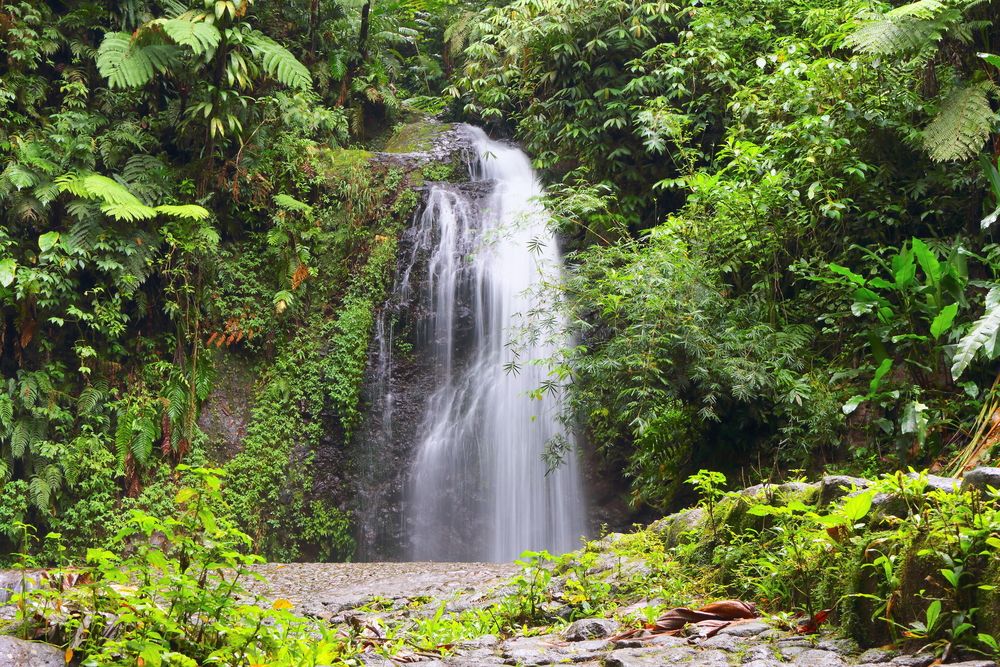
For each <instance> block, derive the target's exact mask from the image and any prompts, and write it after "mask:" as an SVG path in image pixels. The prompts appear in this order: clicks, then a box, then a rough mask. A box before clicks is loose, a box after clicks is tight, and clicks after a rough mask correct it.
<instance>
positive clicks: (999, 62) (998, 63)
mask: <svg viewBox="0 0 1000 667" xmlns="http://www.w3.org/2000/svg"><path fill="white" fill-rule="evenodd" d="M976 55H978V56H979V57H980V58H982V59H983V60H985V61H986V62H988V63H989V64H991V65H993V66H994V67H1000V56H998V55H996V54H995V53H979V54H976Z"/></svg>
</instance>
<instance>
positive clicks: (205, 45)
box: [153, 18, 222, 58]
mask: <svg viewBox="0 0 1000 667" xmlns="http://www.w3.org/2000/svg"><path fill="white" fill-rule="evenodd" d="M153 25H159V26H160V27H161V28H163V32H165V33H167V36H168V37H170V39H172V40H173V41H174V42H175V43H176V44H178V45H180V46H186V47H188V48H189V49H191V51H193V52H194V54H195V55H196V56H200V55H202V54H205V55H206V57H207V58H210V57H211V55H212V53H214V52H215V49H216V48H218V46H219V42H220V41H221V40H222V34H221V33H220V32H219V29H218V28H216V27H215V26H214V25H212V24H211V23H206V22H205V21H192V20H185V19H180V18H177V19H160V20H158V21H153Z"/></svg>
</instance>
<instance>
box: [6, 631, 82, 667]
mask: <svg viewBox="0 0 1000 667" xmlns="http://www.w3.org/2000/svg"><path fill="white" fill-rule="evenodd" d="M65 665H66V660H65V657H64V654H63V650H62V649H61V648H59V647H58V646H52V645H51V644H44V643H42V642H29V641H25V640H23V639H15V638H14V637H6V636H3V635H0V666H3V667H7V666H9V667H64V666H65Z"/></svg>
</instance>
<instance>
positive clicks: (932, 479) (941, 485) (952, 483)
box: [906, 472, 962, 493]
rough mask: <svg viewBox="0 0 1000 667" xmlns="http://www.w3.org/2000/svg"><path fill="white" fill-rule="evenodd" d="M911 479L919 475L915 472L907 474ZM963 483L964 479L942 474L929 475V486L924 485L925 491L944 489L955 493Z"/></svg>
mask: <svg viewBox="0 0 1000 667" xmlns="http://www.w3.org/2000/svg"><path fill="white" fill-rule="evenodd" d="M906 476H907V477H909V478H910V479H916V478H917V477H919V475H918V474H917V473H915V472H911V473H907V475H906ZM961 485H962V480H960V479H958V478H957V477H941V476H940V475H927V486H925V487H924V493H927V492H928V491H944V492H946V493H953V492H954V491H955V489H957V488H959V487H960V486H961Z"/></svg>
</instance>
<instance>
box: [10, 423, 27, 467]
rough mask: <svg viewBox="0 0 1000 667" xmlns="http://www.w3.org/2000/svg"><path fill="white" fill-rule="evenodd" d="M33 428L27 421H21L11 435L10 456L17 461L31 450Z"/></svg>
mask: <svg viewBox="0 0 1000 667" xmlns="http://www.w3.org/2000/svg"><path fill="white" fill-rule="evenodd" d="M32 436H33V433H32V428H31V424H30V423H29V421H28V420H27V419H24V418H22V419H19V420H17V423H16V424H14V429H13V430H12V431H11V434H10V455H11V456H12V457H14V458H15V459H19V458H21V457H22V456H24V454H25V452H27V451H29V450H30V449H31V443H32V440H33V438H32Z"/></svg>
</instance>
